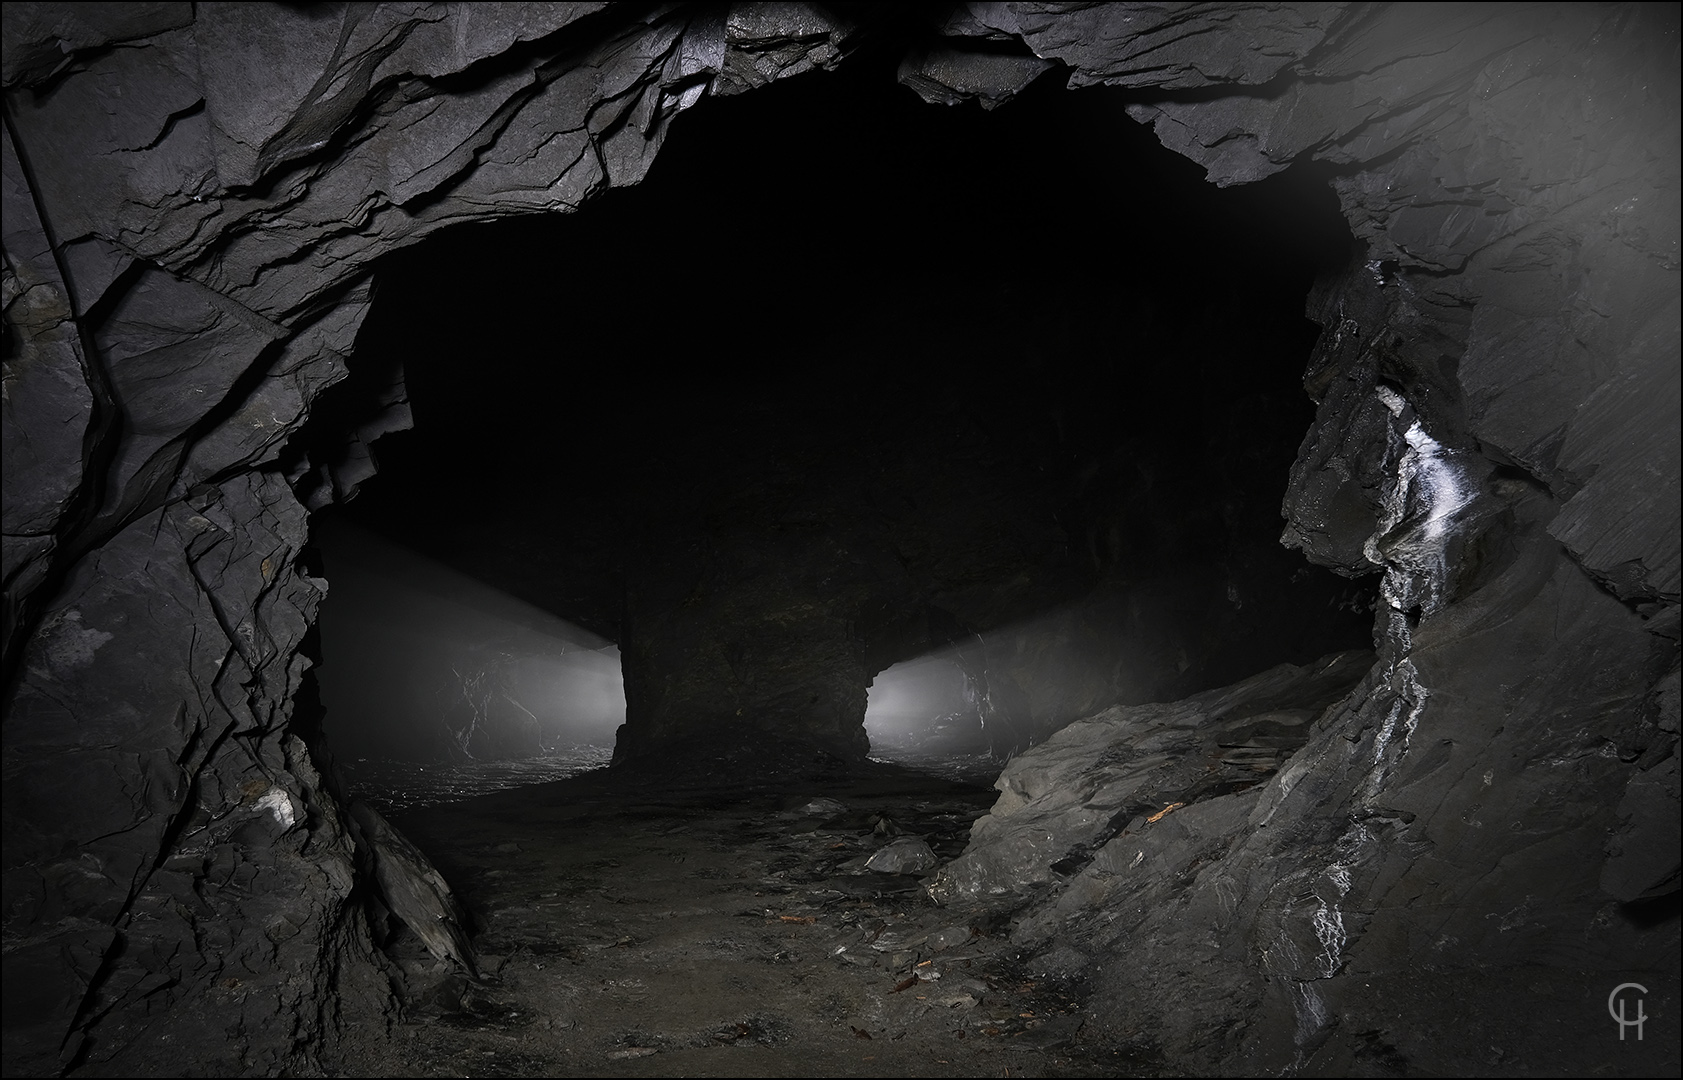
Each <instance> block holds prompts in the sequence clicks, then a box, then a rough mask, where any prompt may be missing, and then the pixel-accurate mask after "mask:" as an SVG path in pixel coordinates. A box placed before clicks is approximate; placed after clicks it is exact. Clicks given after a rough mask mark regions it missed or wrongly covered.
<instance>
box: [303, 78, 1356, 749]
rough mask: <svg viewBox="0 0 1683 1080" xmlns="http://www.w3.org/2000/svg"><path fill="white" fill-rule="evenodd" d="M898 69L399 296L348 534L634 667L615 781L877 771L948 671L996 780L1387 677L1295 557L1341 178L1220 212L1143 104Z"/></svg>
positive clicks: (727, 115) (422, 269)
mask: <svg viewBox="0 0 1683 1080" xmlns="http://www.w3.org/2000/svg"><path fill="white" fill-rule="evenodd" d="M872 63H873V61H872V58H871V57H869V56H863V57H861V58H859V59H858V60H857V61H856V62H855V61H850V63H849V64H848V65H844V66H843V68H842V69H841V70H839V71H837V72H835V73H832V74H829V75H826V76H825V77H824V78H822V79H794V80H790V81H789V82H788V83H787V84H781V83H780V84H778V85H776V86H773V87H770V88H768V89H767V90H766V91H765V92H764V93H756V94H752V95H745V96H743V97H741V98H729V99H725V100H719V101H708V102H707V103H706V104H705V106H704V107H699V108H697V109H696V110H695V111H694V113H693V114H686V115H685V116H684V117H683V120H682V122H681V123H679V124H677V125H675V127H674V129H673V133H672V136H671V138H670V140H669V141H668V143H667V145H666V146H665V147H664V148H663V149H662V151H661V155H660V157H659V159H658V160H657V161H656V162H655V164H654V166H653V168H652V170H651V172H650V173H649V175H648V177H647V178H646V180H644V181H643V182H642V183H640V184H638V185H637V186H635V187H633V188H628V189H624V190H613V191H608V192H606V193H604V194H603V195H601V196H600V197H599V198H596V199H594V200H592V201H591V202H590V203H589V204H588V205H587V206H585V207H583V208H582V209H580V210H579V212H577V213H574V214H568V215H553V216H545V217H533V218H521V219H519V220H512V221H503V222H494V223H490V224H485V225H475V226H466V227H463V228H460V229H454V230H449V231H447V232H445V233H443V234H441V235H439V236H438V237H436V238H434V239H432V240H429V241H428V242H427V243H425V244H422V245H417V247H415V248H414V249H411V250H408V251H401V252H397V253H394V254H393V255H392V256H390V257H389V258H388V259H386V260H385V261H384V262H382V263H381V264H380V270H379V274H378V277H377V281H378V286H379V289H378V298H377V300H376V302H375V304H374V306H373V308H372V310H371V311H370V314H369V316H368V318H367V320H366V322H365V323H364V325H363V328H362V330H361V333H360V335H359V337H358V341H357V352H356V355H355V357H354V358H353V362H352V374H353V379H354V378H355V377H357V375H358V372H359V371H360V372H361V373H362V374H363V375H364V376H365V377H368V378H372V379H376V380H377V379H378V378H379V373H380V372H382V371H384V372H393V371H397V370H399V369H401V371H402V373H403V382H404V385H405V386H406V387H407V394H408V402H409V405H410V407H411V408H412V410H413V415H414V421H415V426H414V429H413V430H411V431H399V432H397V433H395V434H391V435H388V436H385V437H384V438H382V439H381V440H380V442H379V443H378V447H377V453H378V455H379V457H380V462H381V475H380V476H379V477H378V478H377V479H376V480H375V481H373V482H371V483H369V484H368V485H367V487H366V489H365V490H364V491H363V492H362V493H361V494H359V495H358V496H357V498H356V500H355V501H354V502H351V503H349V504H348V505H346V506H344V507H343V513H344V514H345V516H346V517H347V518H349V519H352V520H355V521H357V522H358V523H359V524H361V525H363V526H364V527H366V528H367V529H369V530H370V531H373V532H376V533H378V534H380V535H382V536H384V537H386V538H388V539H390V540H392V541H394V542H397V543H402V544H406V545H412V546H414V547H415V548H416V549H417V550H419V551H421V552H423V553H425V554H427V555H428V556H430V557H432V558H435V559H438V560H440V561H442V562H446V563H448V564H449V565H450V566H452V567H453V568H455V569H457V570H460V571H462V572H464V573H466V574H469V575H471V576H472V577H473V578H475V579H476V580H479V581H483V582H487V583H489V584H491V585H494V586H495V587H497V588H500V589H503V590H505V591H507V592H508V593H510V594H512V595H517V596H520V597H521V598H523V599H524V600H526V601H528V602H530V603H531V604H532V605H534V606H535V607H537V608H540V609H542V610H544V611H548V612H552V613H554V614H556V615H558V616H561V617H564V618H566V619H569V620H572V621H574V622H576V623H577V624H579V625H581V626H583V627H585V628H586V629H588V630H589V631H590V632H591V633H593V634H596V635H599V636H600V639H601V640H603V641H612V642H615V643H617V644H618V645H619V647H620V649H621V653H622V659H623V671H624V679H625V682H624V686H625V702H626V722H625V725H624V727H623V729H622V730H621V731H620V732H619V733H618V736H617V738H616V740H615V760H616V761H631V760H634V759H636V758H639V757H647V756H660V755H668V756H672V757H674V758H676V759H679V760H682V761H683V762H684V763H685V764H686V765H688V766H690V767H691V768H692V769H693V770H695V771H705V770H706V768H708V766H706V765H705V764H704V762H703V761H702V758H700V757H697V756H696V754H697V748H698V747H705V746H709V745H712V746H720V747H723V746H734V747H738V748H742V747H748V748H753V747H760V748H762V752H763V753H765V754H768V755H769V754H772V753H773V751H771V750H770V749H769V748H768V747H769V746H770V744H771V743H772V742H773V741H779V742H782V743H793V744H799V745H803V746H809V747H812V748H814V749H815V750H816V751H817V752H819V753H820V754H821V755H825V756H827V758H833V759H840V760H847V761H854V762H859V761H863V760H864V759H865V758H866V756H867V755H868V754H869V753H871V752H872V751H871V746H872V740H873V738H875V737H874V736H872V735H868V734H867V731H866V729H865V720H866V713H867V699H868V688H869V687H870V686H871V681H872V679H873V677H874V676H875V677H878V678H879V681H880V682H881V683H882V685H883V686H884V687H887V686H891V685H893V684H894V683H896V682H897V681H898V675H897V674H895V675H890V674H889V671H890V669H891V668H892V667H893V665H894V664H896V663H899V662H902V661H909V660H913V659H915V658H918V657H923V656H928V655H931V654H935V653H938V652H940V651H941V650H944V649H957V651H956V653H954V654H953V655H952V656H951V657H950V658H951V659H952V660H953V661H954V662H956V663H958V664H959V665H960V667H961V668H962V669H963V670H964V673H965V677H966V678H967V679H968V680H969V684H970V686H971V692H972V696H973V697H974V698H975V700H974V701H973V702H972V703H971V704H972V705H974V706H975V708H976V709H977V710H978V711H977V712H976V717H977V725H978V727H979V728H980V729H981V730H982V732H983V736H982V737H981V738H979V739H978V740H977V746H976V747H975V748H974V749H972V748H969V747H966V748H965V749H964V751H963V753H964V754H967V755H968V754H971V753H981V752H987V753H991V754H993V755H994V756H995V757H996V758H998V759H1003V758H1004V757H1005V756H1007V755H1009V754H1010V753H1012V752H1014V751H1020V750H1022V749H1024V748H1026V747H1027V746H1029V745H1031V744H1034V743H1036V742H1038V741H1040V740H1042V739H1044V738H1045V737H1046V736H1047V735H1049V734H1050V733H1051V732H1052V731H1054V730H1056V729H1057V727H1058V726H1060V725H1062V724H1066V723H1068V722H1070V721H1071V720H1074V719H1075V718H1077V717H1079V716H1082V715H1087V714H1089V713H1090V712H1092V711H1095V710H1097V709H1100V708H1104V707H1106V706H1107V705H1111V704H1115V703H1117V702H1121V701H1127V702H1142V701H1158V700H1173V699H1174V698H1176V697H1180V696H1184V695H1185V694H1188V693H1191V692H1194V691H1196V690H1199V689H1202V688H1204V687H1208V686H1212V685H1220V684H1222V683H1224V682H1229V681H1233V680H1236V679H1239V678H1243V677H1245V676H1246V675H1248V674H1251V673H1253V672H1255V671H1257V670H1260V669H1262V668H1265V667H1268V666H1270V665H1272V664H1276V663H1280V662H1294V663H1305V662H1309V661H1312V660H1313V659H1314V658H1316V657H1318V656H1320V655H1322V654H1324V653H1328V652H1331V651H1334V650H1338V649H1343V648H1350V647H1359V646H1365V645H1366V644H1368V642H1369V640H1370V629H1371V620H1370V617H1369V610H1368V604H1367V602H1366V598H1367V596H1368V595H1370V594H1371V591H1372V590H1371V587H1370V586H1371V582H1369V583H1366V584H1363V585H1362V586H1360V587H1359V588H1358V590H1357V591H1358V592H1361V593H1362V595H1359V596H1353V595H1352V593H1351V589H1352V586H1351V583H1350V582H1349V581H1347V580H1345V579H1343V578H1339V577H1337V576H1335V575H1334V574H1332V573H1330V572H1328V571H1325V570H1321V569H1318V568H1315V567H1312V566H1309V565H1306V564H1305V562H1304V560H1303V559H1302V557H1301V555H1299V554H1297V553H1295V552H1292V551H1289V550H1287V549H1284V548H1282V547H1281V545H1280V543H1279V536H1280V500H1281V496H1282V494H1283V492H1284V491H1285V489H1286V485H1287V479H1288V475H1289V472H1290V468H1291V464H1292V461H1293V459H1294V457H1295V455H1296V451H1297V448H1298V444H1299V443H1300V441H1301V439H1302V433H1303V431H1304V430H1305V429H1306V428H1307V426H1308V425H1309V424H1310V423H1311V422H1312V421H1313V418H1314V403H1313V402H1312V401H1310V400H1309V398H1308V397H1307V396H1306V395H1305V393H1304V390H1303V387H1302V382H1301V380H1302V372H1303V368H1304V364H1305V361H1306V358H1307V357H1308V355H1309V352H1310V349H1311V347H1312V346H1313V343H1314V341H1315V339H1316V336H1317V334H1318V333H1319V328H1318V327H1317V326H1316V325H1315V324H1314V323H1313V322H1311V321H1309V320H1308V319H1306V318H1305V317H1304V314H1303V310H1304V297H1305V295H1306V294H1307V293H1308V292H1309V289H1310V287H1311V285H1312V283H1313V282H1314V280H1315V278H1316V275H1317V274H1320V273H1326V272H1329V271H1331V270H1335V269H1336V268H1338V267H1340V266H1341V265H1343V264H1344V263H1345V262H1346V261H1347V260H1348V258H1349V257H1350V254H1351V238H1350V234H1349V230H1348V228H1347V227H1346V226H1345V224H1344V222H1343V221H1342V219H1341V217H1340V215H1339V212H1338V206H1337V201H1336V199H1335V198H1334V197H1333V196H1332V194H1331V193H1330V191H1329V190H1328V189H1327V188H1326V186H1325V183H1324V180H1325V177H1324V176H1320V175H1314V174H1311V173H1308V172H1301V173H1300V172H1298V171H1296V170H1294V171H1293V172H1292V173H1290V174H1281V176H1279V177H1274V178H1270V179H1269V180H1268V181H1264V182H1262V183H1258V184H1255V185H1249V186H1247V187H1245V188H1243V189H1236V190H1228V191H1224V190H1219V189H1216V188H1214V187H1212V186H1211V185H1209V184H1207V183H1205V182H1204V181H1203V179H1202V175H1201V170H1200V169H1199V167H1198V166H1196V165H1193V164H1192V163H1190V162H1188V161H1186V160H1185V159H1184V158H1181V157H1178V156H1177V155H1175V154H1173V153H1171V152H1169V151H1167V150H1165V149H1164V148H1163V147H1162V146H1161V145H1160V144H1159V143H1158V142H1157V140H1156V139H1155V137H1154V136H1153V135H1152V133H1151V132H1150V131H1149V130H1148V129H1146V128H1143V127H1140V126H1138V125H1135V124H1133V123H1132V122H1131V121H1129V120H1127V119H1126V115H1125V109H1126V106H1127V104H1128V102H1127V99H1126V97H1125V96H1119V95H1117V94H1115V93H1111V92H1108V91H1105V90H1099V89H1093V90H1086V91H1083V92H1081V93H1079V94H1075V93H1069V92H1066V91H1064V90H1062V89H1060V88H1058V87H1057V86H1055V85H1051V84H1050V83H1049V84H1048V85H1047V86H1045V87H1041V86H1040V85H1039V84H1035V85H1033V86H1030V87H1029V89H1028V90H1027V91H1025V92H1024V93H1023V94H1022V95H1021V96H1020V97H1019V98H1018V99H1017V100H1015V101H1013V102H1012V103H1011V105H1010V107H1008V108H1004V109H1000V110H997V111H996V112H991V113H984V112H982V111H980V110H976V109H942V108H932V107H931V106H929V105H927V104H925V103H923V102H921V101H919V100H918V99H917V97H916V96H915V95H913V94H911V93H910V92H909V91H907V90H906V89H905V88H904V87H902V86H898V85H896V83H895V81H894V79H893V78H892V68H891V67H890V68H887V69H884V68H876V67H873V66H872ZM1097 130H1105V131H1107V132H1109V133H1111V134H1110V136H1108V137H1107V138H1105V139H1102V140H1100V139H1094V138H1092V137H1091V136H1092V132H1093V131H1097ZM981 177H986V178H987V181H986V182H981V181H979V180H978V178H981ZM1001 190H1009V191H1011V192H1012V205H1013V206H1016V207H1018V208H1019V210H1018V211H1017V212H1016V213H1015V214H1014V216H1013V218H1012V220H1010V221H1002V220H999V219H998V215H997V201H998V193H999V191H1001ZM1024 208H1027V209H1024ZM651 260H653V263H651ZM652 265H658V266H659V267H660V268H661V269H660V270H659V271H658V272H651V266H652ZM440 268H455V269H456V270H459V271H460V273H441V272H440ZM346 385H347V386H348V385H350V382H349V381H348V382H347V384H346ZM337 390H338V388H335V391H337ZM1364 590H1365V591H1364ZM982 639H985V640H986V645H985V648H983V647H982V646H981V645H978V646H977V649H976V650H971V649H970V647H969V646H967V645H965V646H964V647H963V648H958V646H960V645H963V643H966V642H972V641H978V642H979V641H981V640H982ZM978 650H979V651H978ZM972 653H974V655H971V654H972ZM984 654H985V655H984ZM328 661H329V663H332V656H331V645H329V655H328ZM879 673H882V674H881V675H880V676H879ZM884 692H886V691H884ZM967 707H968V706H966V705H964V704H963V703H959V702H949V703H947V704H944V705H943V707H942V708H940V709H938V710H936V712H934V713H932V714H931V718H939V717H942V716H947V717H949V718H950V717H951V716H953V715H955V714H959V713H962V712H963V711H964V709H965V708H967ZM885 738H886V736H885V737H884V738H877V739H876V741H877V742H878V743H880V744H882V745H880V746H879V747H878V749H879V750H881V749H883V748H884V747H885V746H886V745H887V744H886V742H885V741H884V739H885ZM984 742H985V746H983V745H981V744H982V743H984ZM709 760H711V759H709ZM720 760H722V759H720ZM715 771H717V772H718V773H719V775H720V776H721V778H728V777H730V776H732V775H736V774H737V772H738V771H739V769H738V767H737V766H735V765H727V764H721V765H720V766H719V767H718V769H717V770H715Z"/></svg>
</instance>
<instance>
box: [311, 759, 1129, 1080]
mask: <svg viewBox="0 0 1683 1080" xmlns="http://www.w3.org/2000/svg"><path fill="white" fill-rule="evenodd" d="M742 764H743V765H744V766H748V767H746V768H744V770H743V771H742V772H741V773H740V774H739V775H742V776H754V777H759V778H760V779H759V781H758V782H757V783H755V784H753V785H752V787H751V789H747V790H745V788H744V786H743V785H740V784H739V785H737V786H736V787H735V788H734V790H730V791H721V790H718V789H716V788H714V789H709V788H706V787H689V786H684V785H682V784H680V783H678V782H676V781H675V779H674V778H673V777H672V776H669V775H664V774H662V773H661V772H660V771H659V770H656V771H654V772H652V773H645V774H642V775H634V776H630V777H627V776H626V775H624V774H623V771H622V770H603V771H599V772H596V773H590V774H586V775H584V776H581V777H578V778H575V779H572V780H565V781H560V782H556V783H551V784H545V785H540V786H535V787H529V788H524V789H520V790H515V791H506V792H501V793H498V794H495V795H488V796H483V797H480V798H477V799H473V800H470V801H468V802H463V803H457V804H454V805H450V806H441V807H433V808H428V809H424V810H418V811H412V812H409V813H400V814H396V815H394V817H393V819H392V820H393V823H394V824H395V825H396V826H397V827H398V828H399V829H401V830H402V831H404V832H405V833H406V834H407V835H408V836H409V837H410V838H411V839H412V840H413V841H414V842H415V843H417V844H418V845H419V846H420V847H421V848H422V849H424V850H425V851H426V852H427V853H428V854H429V856H431V858H432V859H433V861H434V863H435V865H437V866H438V868H439V869H440V870H441V871H442V872H443V873H444V875H445V876H446V877H447V878H448V879H449V880H450V882H451V883H452V886H453V887H454V889H455V890H456V893H457V896H458V898H459V900H460V901H461V902H462V904H463V905H464V906H465V908H466V909H467V910H468V912H469V915H470V918H471V920H472V922H473V926H472V931H473V944H474V947H475V948H476V950H477V951H478V954H479V965H480V969H481V972H480V974H481V977H480V978H478V979H470V978H468V977H467V976H465V975H464V974H461V973H459V972H455V971H452V970H451V969H449V968H448V967H446V966H444V965H442V964H440V963H439V962H437V961H435V960H434V959H433V958H432V957H431V956H430V955H429V954H428V953H427V952H426V951H425V950H424V949H423V948H422V946H421V944H420V943H419V941H418V939H416V938H415V937H413V936H412V935H408V934H406V933H404V934H400V935H399V936H398V937H397V938H396V939H394V941H393V942H391V943H389V944H388V951H389V952H390V953H391V954H392V955H393V958H394V960H396V962H397V965H398V966H399V967H400V968H402V970H403V978H402V979H401V980H400V981H401V982H402V983H404V984H405V985H404V997H405V1001H404V1007H403V1009H402V1013H401V1016H400V1017H399V1018H398V1019H397V1020H396V1021H395V1022H394V1023H393V1024H392V1025H391V1029H390V1035H389V1037H382V1036H381V1034H380V1033H378V1032H376V1031H371V1030H363V1031H362V1032H360V1035H359V1036H358V1037H356V1038H353V1040H352V1041H351V1042H350V1043H348V1044H347V1045H346V1047H345V1053H344V1056H343V1057H342V1059H341V1060H340V1061H338V1062H337V1063H333V1064H336V1065H337V1069H336V1070H335V1071H341V1072H343V1073H344V1074H347V1075H364V1076H382V1075H394V1076H404V1075H408V1076H798V1075H832V1076H1092V1075H1118V1074H1130V1073H1132V1074H1141V1075H1149V1074H1152V1073H1155V1072H1158V1071H1160V1069H1161V1066H1160V1065H1158V1064H1157V1063H1154V1062H1152V1061H1150V1060H1145V1059H1138V1060H1135V1059H1132V1058H1130V1057H1129V1055H1128V1054H1127V1052H1126V1051H1125V1050H1119V1049H1117V1048H1116V1047H1114V1046H1111V1047H1105V1048H1102V1049H1101V1048H1098V1047H1089V1046H1088V1045H1086V1044H1085V1043H1084V1042H1083V1040H1082V1029H1083V1021H1084V1016H1083V1013H1082V1011H1081V1009H1080V1006H1079V1004H1078V998H1077V995H1076V993H1075V991H1074V988H1071V987H1068V986H1061V985H1058V984H1057V983H1056V982H1055V981H1052V980H1046V979H1037V978H1035V977H1033V976H1032V975H1031V974H1030V973H1029V972H1028V971H1027V970H1025V969H1024V968H1023V967H1022V966H1021V965H1020V964H1019V963H1018V962H1017V961H1016V959H1015V957H1014V950H1013V949H1012V948H1011V947H1010V945H1009V944H1008V942H1007V941H1006V940H1005V936H1004V931H1005V928H1004V927H1003V926H989V925H977V924H976V923H975V922H973V921H972V920H969V919H966V918H965V917H964V916H962V915H961V914H959V913H956V912H954V911H951V910H947V909H943V908H940V907H937V906H935V905H934V904H933V903H932V902H931V901H930V900H929V899H928V897H927V896H926V895H925V893H924V891H923V888H922V887H921V885H920V881H919V876H918V875H917V874H896V873H883V872H879V871H876V870H867V869H865V868H864V866H863V864H864V862H865V861H866V859H867V858H868V857H869V856H871V855H872V853H873V852H875V851H877V850H878V849H879V848H881V847H883V846H885V845H886V844H888V843H890V842H891V841H893V840H895V839H899V838H904V837H921V838H922V839H924V840H925V841H926V842H927V843H928V844H929V845H930V847H931V848H932V849H933V851H934V852H935V853H936V854H937V855H938V856H939V857H940V858H941V859H942V861H945V860H947V859H950V858H952V857H953V856H956V855H957V854H958V853H959V852H960V851H962V850H963V848H964V845H965V843H966V841H967V840H968V837H969V828H970V823H971V822H972V821H973V820H974V819H975V818H977V817H978V816H980V815H981V814H983V813H985V812H986V811H987V809H988V808H989V807H990V806H991V805H992V803H993V801H994V798H995V794H996V793H995V792H993V791H992V790H991V789H989V788H987V787H985V786H983V785H980V784H974V783H962V782H954V781H951V780H946V779H942V778H940V777H935V776H931V775H927V774H923V773H919V772H915V771H912V770H909V769H905V768H901V767H898V766H893V765H885V764H879V763H869V764H867V765H866V766H864V767H862V768H853V769H848V770H845V771H842V772H839V773H838V774H836V775H832V776H830V777H828V778H820V779H810V778H803V779H802V780H801V781H799V782H783V783H779V782H778V781H777V778H766V777H764V775H763V773H761V772H760V771H758V770H757V769H756V768H754V767H752V766H749V765H748V763H742ZM324 1064H326V1063H324Z"/></svg>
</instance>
